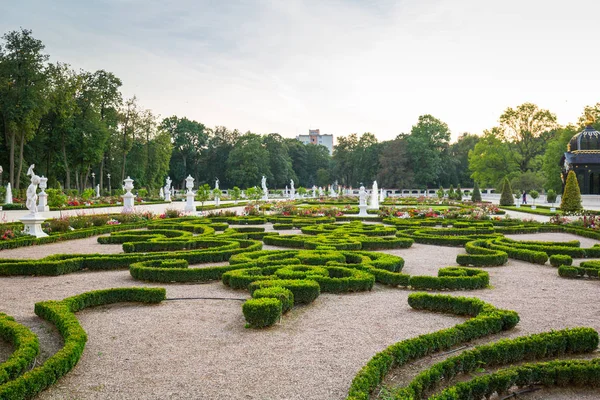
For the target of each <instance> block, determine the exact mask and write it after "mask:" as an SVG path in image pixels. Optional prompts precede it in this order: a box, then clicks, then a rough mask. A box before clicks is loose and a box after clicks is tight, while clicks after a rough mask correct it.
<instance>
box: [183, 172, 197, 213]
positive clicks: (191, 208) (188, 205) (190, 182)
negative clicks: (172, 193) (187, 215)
mask: <svg viewBox="0 0 600 400" xmlns="http://www.w3.org/2000/svg"><path fill="white" fill-rule="evenodd" d="M185 187H186V189H187V192H186V194H185V199H186V201H185V208H184V211H186V212H195V211H196V206H195V205H194V192H192V189H193V188H194V178H192V176H191V175H188V177H187V178H185Z"/></svg>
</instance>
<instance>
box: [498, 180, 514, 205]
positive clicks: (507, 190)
mask: <svg viewBox="0 0 600 400" xmlns="http://www.w3.org/2000/svg"><path fill="white" fill-rule="evenodd" d="M500 205H501V206H514V205H515V201H514V200H513V195H512V189H511V187H510V182H509V181H508V178H504V183H503V184H502V195H501V196H500Z"/></svg>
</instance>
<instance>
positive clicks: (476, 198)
mask: <svg viewBox="0 0 600 400" xmlns="http://www.w3.org/2000/svg"><path fill="white" fill-rule="evenodd" d="M471 201H472V202H473V203H480V202H481V191H480V190H479V184H478V183H477V182H475V186H474V187H473V193H472V194H471Z"/></svg>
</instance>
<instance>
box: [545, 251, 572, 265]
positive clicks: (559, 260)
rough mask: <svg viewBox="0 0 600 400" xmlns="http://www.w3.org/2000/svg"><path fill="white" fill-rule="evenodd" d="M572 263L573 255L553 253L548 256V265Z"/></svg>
mask: <svg viewBox="0 0 600 400" xmlns="http://www.w3.org/2000/svg"><path fill="white" fill-rule="evenodd" d="M571 264H573V257H571V256H569V255H566V254H564V255H563V254H553V255H551V256H550V265H552V266H553V267H557V268H558V267H560V266H561V265H567V266H569V265H571Z"/></svg>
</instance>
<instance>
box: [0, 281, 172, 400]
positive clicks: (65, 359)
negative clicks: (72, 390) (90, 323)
mask: <svg viewBox="0 0 600 400" xmlns="http://www.w3.org/2000/svg"><path fill="white" fill-rule="evenodd" d="M165 297H166V291H165V289H162V288H118V289H104V290H95V291H91V292H86V293H82V294H80V295H77V296H73V297H68V298H66V299H64V300H62V301H43V302H40V303H36V304H35V313H36V314H37V315H38V316H39V317H40V318H43V319H45V320H47V321H48V322H50V323H52V324H54V325H55V326H56V328H57V329H58V331H59V333H60V334H61V336H62V337H63V341H64V346H63V347H62V348H61V349H60V350H59V351H58V352H56V353H55V354H54V355H52V356H51V357H49V358H48V359H47V360H46V361H45V362H44V363H43V364H42V365H40V366H38V367H35V368H34V369H32V370H31V371H28V372H26V373H25V374H23V375H21V376H19V377H17V378H16V379H13V380H11V381H10V382H8V383H6V384H4V385H1V386H0V398H2V399H11V400H12V399H14V400H17V399H28V398H32V397H34V396H35V395H37V394H38V393H40V392H41V391H43V390H44V389H46V388H47V387H49V386H51V385H53V384H54V383H55V382H56V381H58V379H60V378H61V377H62V376H64V375H66V374H67V373H68V372H69V371H70V370H71V369H72V368H73V367H75V365H76V364H77V362H78V361H79V358H80V357H81V355H82V353H83V350H84V348H85V343H86V341H87V335H86V333H85V331H84V330H83V328H82V327H81V325H80V324H79V321H78V320H77V318H76V317H75V314H74V313H75V312H77V311H80V310H83V309H85V308H87V307H95V306H99V305H104V304H113V303H118V302H125V301H127V302H131V301H133V302H142V303H149V304H151V303H159V302H161V301H162V300H164V299H165Z"/></svg>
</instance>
